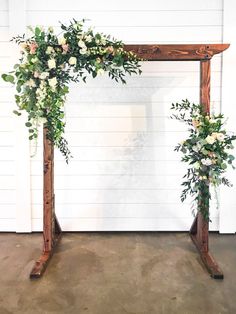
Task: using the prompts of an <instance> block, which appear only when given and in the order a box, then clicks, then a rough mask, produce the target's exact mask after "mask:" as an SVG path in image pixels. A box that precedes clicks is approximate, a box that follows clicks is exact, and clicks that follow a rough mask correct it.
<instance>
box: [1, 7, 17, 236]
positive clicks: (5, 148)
mask: <svg viewBox="0 0 236 314" xmlns="http://www.w3.org/2000/svg"><path fill="white" fill-rule="evenodd" d="M8 40H9V11H8V3H7V1H1V2H0V72H3V71H6V70H7V69H8V66H9V64H10V47H9V43H8ZM9 95H10V88H9V86H7V84H4V83H3V81H2V80H1V81H0V160H1V161H0V177H1V179H0V230H1V231H7V230H15V229H16V224H15V217H16V176H15V162H14V159H15V158H14V131H13V117H12V110H13V106H14V105H13V102H12V101H10V99H9Z"/></svg>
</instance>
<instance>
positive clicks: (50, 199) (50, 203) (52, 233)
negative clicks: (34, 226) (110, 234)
mask: <svg viewBox="0 0 236 314" xmlns="http://www.w3.org/2000/svg"><path fill="white" fill-rule="evenodd" d="M43 163H44V167H43V252H42V255H41V256H40V258H39V259H38V261H37V262H36V263H35V265H34V267H33V269H32V271H31V273H30V278H31V279H35V278H40V277H41V276H42V274H43V273H44V271H45V269H46V267H47V264H48V262H49V260H50V258H51V257H52V255H53V249H54V247H55V246H56V244H57V242H58V241H59V239H60V237H61V228H60V225H59V222H58V220H57V218H56V215H55V196H54V145H53V144H52V143H51V142H50V140H49V139H48V138H47V128H45V127H44V129H43Z"/></svg>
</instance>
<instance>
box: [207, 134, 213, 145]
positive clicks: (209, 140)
mask: <svg viewBox="0 0 236 314" xmlns="http://www.w3.org/2000/svg"><path fill="white" fill-rule="evenodd" d="M205 140H206V141H207V143H208V144H213V143H215V138H214V137H213V136H211V135H208V136H207V137H206V138H205Z"/></svg>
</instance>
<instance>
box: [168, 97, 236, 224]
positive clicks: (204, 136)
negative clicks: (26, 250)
mask: <svg viewBox="0 0 236 314" xmlns="http://www.w3.org/2000/svg"><path fill="white" fill-rule="evenodd" d="M171 109H172V110H174V111H175V112H176V113H174V114H172V116H171V118H172V119H176V120H178V121H180V122H183V123H185V124H187V126H188V131H189V137H188V138H187V139H186V140H184V141H183V142H181V143H179V144H178V145H177V146H176V147H175V151H177V152H181V153H182V155H183V157H182V159H181V160H182V161H183V162H185V163H187V164H188V169H187V173H186V174H185V175H184V177H183V178H184V181H183V183H182V186H183V191H182V194H181V201H182V202H183V201H185V199H186V197H187V195H190V196H192V197H193V200H194V204H195V207H194V208H195V209H196V208H197V210H199V211H200V212H201V213H202V214H203V216H204V218H205V219H206V220H209V210H208V209H209V200H210V199H211V193H210V185H212V186H213V187H215V188H216V187H217V186H219V185H220V184H224V185H227V186H231V183H230V182H229V180H228V179H226V178H225V177H224V174H225V172H226V170H227V167H228V166H231V167H233V169H234V166H233V160H234V159H235V158H234V156H233V155H232V154H230V150H232V149H233V148H234V146H233V144H232V143H233V141H234V140H235V139H236V136H235V135H230V134H227V132H226V130H225V129H224V124H225V118H224V115H223V114H218V115H209V114H208V113H207V112H205V111H204V106H202V105H196V104H191V103H190V102H189V101H188V100H183V101H182V102H181V103H176V104H172V106H171Z"/></svg>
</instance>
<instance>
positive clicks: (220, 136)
mask: <svg viewBox="0 0 236 314" xmlns="http://www.w3.org/2000/svg"><path fill="white" fill-rule="evenodd" d="M216 138H217V140H218V141H219V142H223V140H224V139H225V136H224V134H223V133H218V134H217V136H216Z"/></svg>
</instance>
